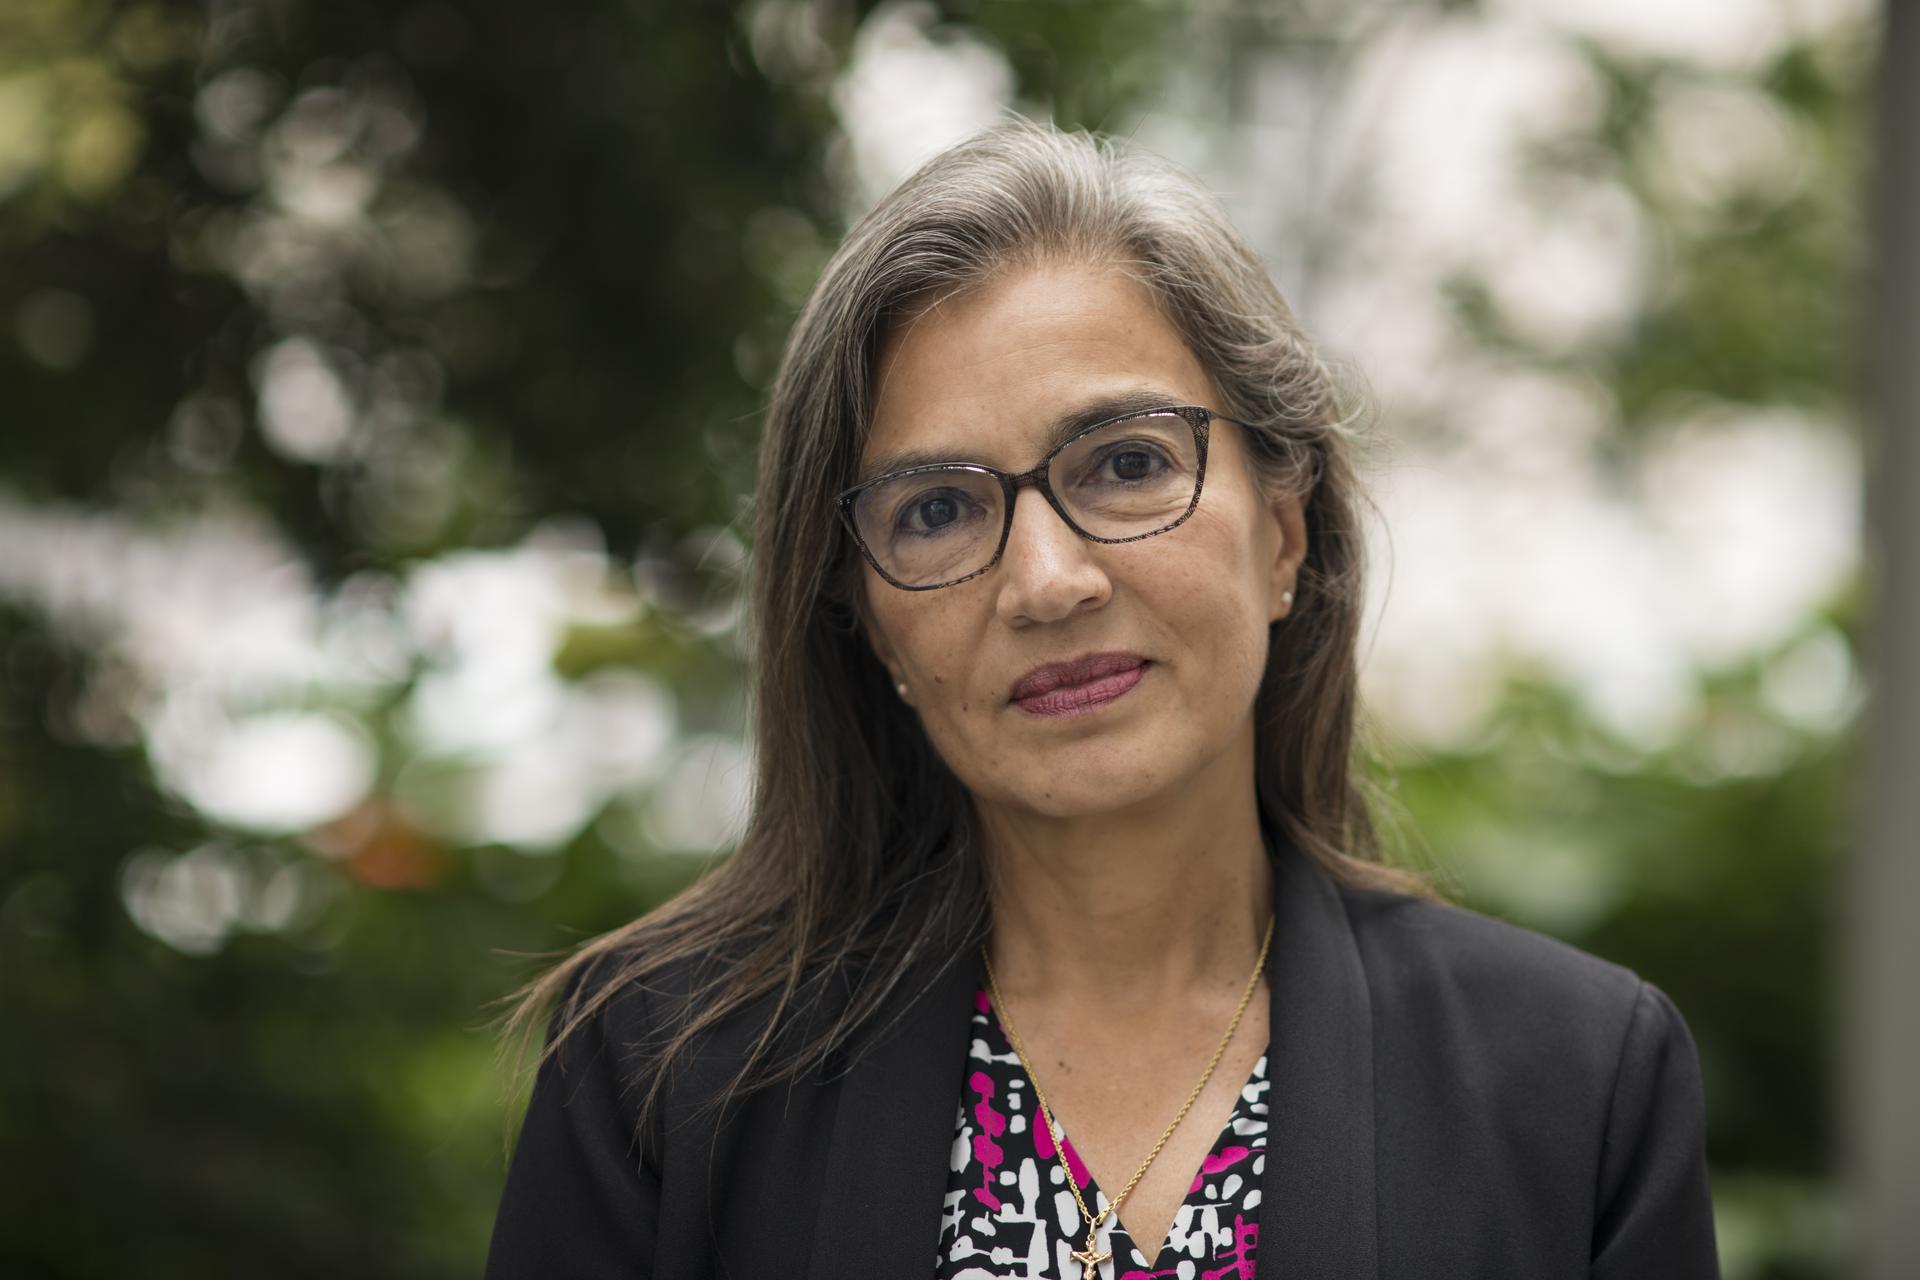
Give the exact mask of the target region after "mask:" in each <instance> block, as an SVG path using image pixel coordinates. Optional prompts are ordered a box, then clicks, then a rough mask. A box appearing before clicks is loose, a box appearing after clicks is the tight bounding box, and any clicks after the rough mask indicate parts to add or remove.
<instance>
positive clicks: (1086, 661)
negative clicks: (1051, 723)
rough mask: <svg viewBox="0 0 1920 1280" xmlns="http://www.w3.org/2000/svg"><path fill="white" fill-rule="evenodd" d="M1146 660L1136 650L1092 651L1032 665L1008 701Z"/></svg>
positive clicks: (1102, 676) (1097, 677)
mask: <svg viewBox="0 0 1920 1280" xmlns="http://www.w3.org/2000/svg"><path fill="white" fill-rule="evenodd" d="M1146 661H1147V660H1146V659H1145V658H1143V657H1141V656H1140V655H1139V654H1137V653H1094V654H1089V655H1087V656H1086V657H1084V658H1075V659H1074V660H1073V661H1071V662H1051V663H1048V664H1047V665H1046V666H1044V667H1035V668H1034V669H1033V670H1031V671H1029V672H1027V674H1026V675H1024V676H1022V677H1020V681H1019V683H1017V684H1015V685H1014V686H1013V692H1012V694H1010V695H1009V697H1008V701H1010V702H1021V701H1024V700H1026V699H1028V698H1036V697H1039V696H1040V695H1042V694H1046V693H1052V692H1053V691H1054V690H1055V689H1067V688H1071V687H1073V686H1075V685H1083V684H1092V683H1093V682H1094V681H1096V680H1102V679H1105V678H1106V677H1108V676H1114V675H1119V674H1121V673H1122V672H1126V671H1132V670H1133V669H1134V668H1136V667H1141V666H1145V665H1146Z"/></svg>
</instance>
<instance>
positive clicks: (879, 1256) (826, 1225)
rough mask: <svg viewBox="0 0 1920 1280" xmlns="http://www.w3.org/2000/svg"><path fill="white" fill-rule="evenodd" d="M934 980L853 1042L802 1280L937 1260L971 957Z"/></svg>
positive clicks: (967, 1036) (906, 992) (883, 1274)
mask: <svg viewBox="0 0 1920 1280" xmlns="http://www.w3.org/2000/svg"><path fill="white" fill-rule="evenodd" d="M933 970H934V966H932V965H928V966H923V967H921V968H918V969H916V970H914V971H913V972H912V973H910V974H909V975H908V976H907V978H906V979H904V980H903V982H902V988H903V990H902V991H901V992H899V993H897V994H896V998H895V1000H894V1001H893V1002H892V1003H893V1005H894V1006H895V1007H898V1005H899V1004H900V1002H901V1001H908V1002H910V1003H908V1004H907V1005H906V1007H905V1008H904V1009H901V1010H900V1011H899V1014H898V1016H897V1017H893V1021H892V1025H891V1026H881V1027H878V1028H876V1029H875V1031H874V1032H873V1033H872V1034H871V1035H869V1036H866V1037H864V1038H863V1039H862V1042H861V1045H860V1046H859V1048H858V1050H857V1052H856V1056H855V1057H854V1061H853V1065H852V1066H851V1067H850V1068H849V1069H848V1070H847V1072H846V1073H845V1074H844V1075H843V1076H842V1077H841V1079H840V1098H839V1104H838V1110H837V1112H836V1113H835V1116H834V1122H833V1137H832V1140H831V1141H830V1142H829V1144H828V1148H827V1159H826V1166H825V1173H824V1177H825V1180H826V1185H825V1186H824V1187H823V1188H822V1189H821V1193H820V1216H819V1220H818V1222H817V1223H816V1224H815V1227H814V1235H813V1250H812V1253H811V1255H810V1257H809V1260H808V1266H807V1276H808V1280H850V1277H866V1276H872V1277H875V1280H882V1278H884V1280H895V1278H896V1277H900V1276H917V1275H931V1274H932V1273H933V1269H934V1266H935V1264H936V1262H937V1261H938V1259H937V1257H936V1253H937V1250H938V1246H939V1235H940V1212H941V1205H942V1202H943V1201H944V1200H945V1197H946V1190H947V1156H948V1153H949V1151H950V1150H951V1149H952V1147H953V1124H954V1117H955V1116H956V1115H957V1114H958V1112H959V1108H960V1087H961V1082H962V1078H963V1075H964V1073H965V1071H966V1065H967V1048H968V1045H969V1044H970V1043H971V1036H972V1018H973V993H974V991H975V990H976V989H977V988H978V986H979V984H980V982H981V981H982V972H981V967H980V951H979V949H978V948H977V947H966V948H964V949H962V951H961V953H960V954H959V955H957V956H953V957H949V958H948V959H947V961H946V963H945V964H944V965H942V966H940V967H939V968H938V969H937V971H933ZM892 1016H893V1010H891V1009H890V1010H889V1011H888V1014H887V1015H885V1017H892ZM885 1017H883V1019H882V1021H884V1020H885Z"/></svg>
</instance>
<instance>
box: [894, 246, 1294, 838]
mask: <svg viewBox="0 0 1920 1280" xmlns="http://www.w3.org/2000/svg"><path fill="white" fill-rule="evenodd" d="M876 377H877V383H876V399H875V403H874V421H873V429H872V432H871V435H870V437H869V439H868V440H867V444H866V448H865V450H864V452H863V455H862V463H863V470H862V474H868V472H867V471H866V470H865V464H866V463H867V462H869V461H871V460H875V459H879V458H881V457H883V456H885V455H891V454H894V453H896V452H897V451H901V450H916V451H919V450H924V451H931V452H932V453H934V454H935V455H937V456H940V457H944V458H950V459H952V460H956V461H959V460H970V461H976V462H984V463H987V464H989V465H992V466H995V467H999V468H1000V469H1002V470H1004V471H1010V472H1021V471H1025V470H1027V469H1028V468H1030V467H1032V466H1034V465H1035V464H1036V463H1038V462H1039V461H1040V459H1041V458H1042V457H1043V456H1045V454H1046V452H1047V443H1046V442H1047V436H1048V431H1049V428H1050V427H1051V426H1052V424H1053V423H1054V422H1055V421H1056V420H1059V419H1062V418H1065V417H1068V416H1069V415H1074V414H1076V413H1079V412H1080V411H1082V410H1084V409H1086V408H1087V407H1088V406H1091V405H1095V404H1098V403H1100V402H1104V401H1107V400H1110V399H1112V398H1114V397H1116V396H1121V395H1128V396H1131V395H1133V394H1136V393H1140V392H1148V393H1151V394H1152V395H1153V396H1154V397H1155V398H1156V399H1158V400H1160V401H1161V402H1163V403H1165V404H1168V405H1176V404H1195V405H1201V406H1205V407H1208V408H1212V409H1216V410H1217V409H1220V408H1221V396H1220V393H1219V390H1218V388H1217V387H1216V386H1215V385H1214V382H1213V380H1212V378H1210V377H1209V376H1208V374H1207V373H1206V371H1205V370H1204V369H1202V368H1201V366H1200V363H1199V361H1198V360H1196V359H1195V357H1194V355H1193V353H1192V352H1191V351H1190V350H1188V348H1187V346H1186V344H1185V342H1183V341H1182V339H1181V338H1180V335H1179V334H1178V333H1177V332H1176V331H1175V330H1174V328H1173V327H1172V326H1171V324H1169V323H1168V321H1167V320H1166V319H1165V318H1164V317H1163V316H1162V315H1161V314H1160V312H1159V311H1158V310H1157V309H1156V308H1155V307H1154V305H1153V303H1152V301H1151V300H1150V298H1149V295H1148V294H1147V293H1146V291H1145V289H1144V287H1143V286H1141V285H1139V284H1137V283H1136V282H1134V281H1133V280H1132V279H1130V278H1129V277H1128V276H1126V275H1124V274H1123V273H1121V272H1120V271H1119V270H1118V269H1116V268H1113V267H1106V266H1083V265H1057V266H1053V265H1050V266H1044V267H1034V268H1021V269H1015V270H1010V271H1008V272H1005V273H1002V274H1000V275H998V276H996V277H994V278H992V279H990V280H989V281H988V282H987V283H986V284H985V285H983V286H981V287H979V288H977V289H974V290H972V291H969V292H967V293H965V294H962V295H960V296H958V297H955V298H950V299H948V300H947V301H946V302H944V303H943V304H941V305H939V306H937V307H935V308H933V309H932V310H931V311H928V312H926V313H925V314H924V315H922V316H920V317H919V318H918V319H917V320H915V321H913V322H911V323H908V324H905V325H902V326H900V327H899V328H898V329H897V330H896V331H895V332H892V333H890V334H889V335H888V336H887V341H886V342H885V343H884V345H883V347H882V349H881V351H880V354H879V360H878V366H877V369H876ZM1243 430H1244V429H1243V428H1241V427H1239V426H1238V425H1236V424H1233V423H1229V422H1223V421H1221V420H1219V419H1215V420H1214V421H1213V423H1212V426H1211V429H1210V433H1209V442H1208V448H1207V468H1206V479H1205V483H1204V485H1203V487H1202V490H1201V495H1200V503H1199V506H1198V507H1197V508H1196V509H1195V510H1194V512H1193V514H1192V515H1191V516H1189V517H1188V518H1187V520H1186V522H1185V523H1183V524H1181V525H1179V526H1178V527H1176V528H1174V529H1171V530H1169V531H1167V532H1165V533H1161V534H1156V535H1154V536H1153V537H1149V538H1142V539H1140V540H1139V541H1137V542H1123V543H1110V544H1108V543H1096V542H1091V541H1088V540H1086V539H1084V538H1082V537H1080V536H1079V535H1078V534H1076V533H1075V532H1073V530H1071V529H1069V528H1068V527H1067V526H1066V524H1064V523H1063V522H1062V521H1061V519H1060V517H1059V515H1058V513H1056V512H1055V511H1054V509H1053V508H1052V507H1051V506H1049V505H1048V504H1047V501H1046V498H1045V497H1044V495H1042V494H1041V493H1040V492H1039V491H1038V490H1037V489H1036V488H1034V487H1032V486H1028V487H1026V488H1023V489H1021V491H1020V496H1019V499H1018V501H1017V502H1016V504H1015V507H1014V517H1013V528H1012V530H1011V531H1010V532H1009V534H1008V537H1007V544H1006V548H1005V550H1004V552H1003V553H1002V554H1001V557H1000V560H999V562H998V563H997V564H995V565H994V566H993V568H991V569H990V570H988V571H987V572H986V573H983V574H981V575H980V576H978V577H976V578H973V579H971V580H969V581H966V582H962V583H959V584H958V585H955V586H949V587H941V588H939V589H937V590H933V591H904V590H901V589H900V588H898V587H895V586H893V585H891V584H890V583H888V582H887V581H886V580H885V579H883V578H881V577H880V576H879V575H878V574H877V573H875V572H874V570H873V568H872V566H871V565H864V562H863V569H864V573H865V575H866V602H867V615H868V634H869V639H870V640H871V642H872V644H873V648H874V652H875V653H876V654H877V655H878V656H879V658H880V660H881V662H882V663H884V664H885V665H886V667H887V669H888V670H889V671H890V672H891V673H892V676H893V679H894V681H895V682H896V683H900V682H904V683H905V684H906V686H907V689H908V692H907V695H906V697H907V700H908V701H909V702H911V703H912V705H913V706H914V708H915V709H916V710H917V712H918V713H919V716H920V718H921V723H922V724H923V726H924V728H925V730H926V733H927V736H928V738H929V740H930V741H931V742H932V744H933V746H934V749H935V750H937V751H938V752H939V753H940V756H941V758H942V759H943V760H945V761H946V763H947V765H948V767H949V768H951V769H952V770H953V772H954V774H955V776H957V777H958V778H959V779H960V781H961V782H962V783H963V784H964V785H965V786H966V787H967V788H968V789H969V790H970V791H971V792H972V793H973V795H974V797H975V799H976V801H979V802H981V803H983V804H985V805H988V806H1010V807H1012V808H1015V809H1019V810H1024V811H1026V812H1029V813H1034V814H1044V815H1048V816H1051V817H1071V816H1076V815H1080V814H1087V813H1097V812H1104V811H1108V810H1112V809H1116V808H1119V807H1122V806H1125V805H1131V804H1136V803H1139V802H1142V801H1146V800H1148V799H1150V798H1151V797H1153V796H1154V795H1156V794H1159V793H1161V792H1163V791H1168V790H1169V789H1172V788H1178V787H1181V786H1182V785H1183V784H1184V783H1188V782H1190V781H1191V780H1192V779H1194V778H1195V777H1196V776H1197V775H1198V774H1199V773H1200V772H1201V771H1202V770H1205V769H1207V768H1209V767H1210V766H1213V767H1226V768H1245V769H1247V771H1248V772H1249V774H1250V772H1251V761H1252V753H1253V724H1252V716H1251V712H1252V708H1253V702H1254V697H1255V694H1256V693H1257V691H1258V689H1259V685H1260V679H1261V674H1262V672H1263V670H1264V668H1265V664H1266V658H1267V628H1268V625H1269V624H1270V623H1271V622H1273V621H1274V620H1275V619H1278V618H1280V617H1283V616H1284V615H1285V614H1286V612H1287V610H1288V607H1289V606H1288V603H1287V600H1286V598H1285V596H1284V593H1287V592H1290V591H1291V589H1292V588H1293V586H1294V578H1295V574H1296V573H1297V571H1298V569H1299V566H1300V562H1301V559H1302V557H1303V555H1304V553H1305V551H1306V545H1305V529H1304V522H1303V520H1302V517H1301V513H1300V506H1299V503H1298V501H1297V500H1295V499H1292V498H1288V499H1285V500H1282V501H1280V502H1278V503H1269V502H1268V501H1267V500H1266V499H1265V498H1263V497H1262V495H1261V493H1260V491H1259V489H1258V488H1257V486H1256V482H1255V477H1254V472H1253V469H1252V466H1251V459H1250V458H1249V456H1248V452H1247V444H1246V441H1245V439H1244V438H1243V434H1242V433H1243ZM1133 465H1138V464H1137V463H1136V464H1133ZM1105 653H1124V654H1137V655H1139V656H1140V657H1142V658H1144V659H1146V663H1145V666H1144V668H1143V669H1142V670H1141V671H1140V672H1139V673H1138V683H1137V684H1134V685H1133V686H1132V687H1131V688H1130V689H1129V690H1128V691H1127V692H1125V693H1124V694H1123V695H1122V696H1120V697H1118V698H1113V699H1111V700H1109V701H1105V702H1100V703H1098V704H1096V705H1095V706H1094V707H1093V708H1092V709H1090V710H1084V711H1080V712H1079V713H1077V714H1065V715H1061V714H1052V715H1047V714H1040V711H1041V710H1042V709H1046V708H1041V707H1038V706H1034V705H1032V704H1030V703H1023V702H1018V701H1015V700H1014V698H1013V696H1012V694H1013V690H1014V688H1015V686H1016V684H1017V683H1018V682H1019V681H1020V680H1021V679H1022V677H1024V676H1026V675H1027V674H1028V673H1029V672H1030V671H1032V670H1033V669H1034V668H1035V667H1038V666H1041V665H1042V664H1047V663H1056V662H1063V661H1067V660H1070V659H1076V658H1081V657H1085V656H1087V655H1090V654H1105ZM1132 678H1133V677H1127V679H1132ZM1121 683H1125V681H1124V680H1123V681H1122V682H1121ZM1108 687H1109V688H1111V687H1112V685H1111V684H1109V685H1108ZM1061 700H1062V699H1061V698H1060V697H1059V695H1056V698H1055V701H1056V703H1057V702H1058V701H1061ZM1051 709H1053V710H1055V711H1058V709H1059V708H1058V706H1057V705H1056V706H1054V707H1052V708H1051ZM1234 753H1240V754H1242V755H1244V761H1242V760H1240V759H1237V758H1232V757H1233V756H1234Z"/></svg>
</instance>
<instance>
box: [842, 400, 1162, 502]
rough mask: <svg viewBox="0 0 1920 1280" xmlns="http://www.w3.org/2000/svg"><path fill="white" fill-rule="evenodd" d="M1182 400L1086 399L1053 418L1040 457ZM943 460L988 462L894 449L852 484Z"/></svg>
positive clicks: (955, 453) (960, 454) (956, 452)
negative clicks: (1094, 430)
mask: <svg viewBox="0 0 1920 1280" xmlns="http://www.w3.org/2000/svg"><path fill="white" fill-rule="evenodd" d="M1185 403H1187V402H1186V401H1184V400H1182V399H1180V397H1178V396H1172V395H1168V394H1167V393H1166V392H1164V391H1155V390H1152V389H1151V388H1145V387H1142V388H1139V389H1137V390H1131V391H1117V392H1114V393H1112V394H1110V395H1104V396H1101V397H1100V398H1098V399H1096V400H1090V401H1088V402H1086V403H1085V404H1082V405H1081V406H1079V407H1078V408H1076V409H1073V410H1071V411H1069V412H1067V413H1064V414H1062V415H1061V416H1060V417H1058V418H1055V419H1054V420H1053V423H1052V425H1051V426H1049V427H1048V429H1047V434H1046V438H1045V440H1044V441H1043V442H1042V445H1043V447H1042V449H1041V456H1042V457H1044V456H1046V455H1047V454H1049V453H1052V452H1053V451H1054V450H1055V449H1057V448H1058V447H1059V446H1060V445H1062V444H1064V443H1066V442H1067V441H1068V440H1071V439H1072V438H1073V437H1074V436H1076V435H1078V434H1080V432H1082V431H1084V430H1086V429H1087V428H1088V427H1091V426H1093V425H1094V424H1095V423H1098V422H1105V421H1106V420H1107V419H1109V418H1123V417H1126V416H1127V415H1128V414H1134V413H1147V412H1150V411H1152V410H1155V409H1170V408H1172V407H1174V406H1175V405H1182V404H1185ZM947 462H972V463H977V464H979V465H981V466H991V465H992V464H991V463H989V462H987V461H986V459H984V458H982V457H980V456H979V455H978V454H975V453H969V452H967V451H966V450H964V449H895V450H894V451H892V452H891V453H883V454H881V455H879V456H878V457H876V458H874V459H873V460H872V461H871V462H869V463H867V464H866V465H865V466H863V467H861V468H860V474H859V476H858V478H857V479H856V480H855V481H854V483H855V484H865V483H866V482H867V481H869V480H875V479H878V478H879V477H881V476H884V475H888V474H890V473H892V472H895V471H905V470H907V469H908V468H909V467H928V466H937V465H939V464H941V463H947Z"/></svg>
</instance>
